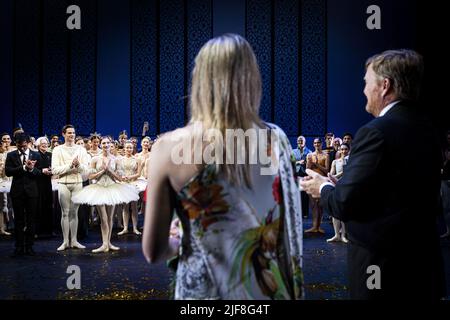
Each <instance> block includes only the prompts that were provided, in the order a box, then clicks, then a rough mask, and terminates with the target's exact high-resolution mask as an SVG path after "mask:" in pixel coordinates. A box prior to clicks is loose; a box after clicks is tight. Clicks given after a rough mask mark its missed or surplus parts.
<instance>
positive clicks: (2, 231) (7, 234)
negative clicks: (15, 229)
mask: <svg viewBox="0 0 450 320" xmlns="http://www.w3.org/2000/svg"><path fill="white" fill-rule="evenodd" d="M0 234H2V235H4V236H10V235H11V233H9V232H8V231H5V230H0Z"/></svg>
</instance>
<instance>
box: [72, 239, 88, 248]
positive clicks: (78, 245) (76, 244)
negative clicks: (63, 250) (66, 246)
mask: <svg viewBox="0 0 450 320" xmlns="http://www.w3.org/2000/svg"><path fill="white" fill-rule="evenodd" d="M70 247H71V248H75V249H86V246H83V245H82V244H81V243H79V242H78V241H76V240H75V241H72V243H71V246H70Z"/></svg>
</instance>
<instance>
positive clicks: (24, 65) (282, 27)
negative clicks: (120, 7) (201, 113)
mask: <svg viewBox="0 0 450 320" xmlns="http://www.w3.org/2000/svg"><path fill="white" fill-rule="evenodd" d="M213 1H214V0H206V1H205V0H130V2H129V3H130V19H129V21H130V35H129V43H128V44H127V43H124V44H123V45H128V46H129V48H130V62H129V72H130V106H129V108H130V115H131V117H130V119H131V121H130V124H129V127H130V129H131V132H130V133H131V134H132V135H138V136H139V135H140V134H141V129H142V123H143V122H144V121H149V125H150V132H149V133H150V135H152V136H154V135H156V134H158V133H160V132H164V131H167V130H171V129H174V128H176V127H179V126H182V125H184V124H185V123H186V121H187V119H188V117H189V115H188V108H187V105H188V94H189V92H188V88H189V85H190V83H189V81H190V74H191V71H192V67H193V61H194V58H195V55H196V54H197V52H198V50H199V49H200V47H201V46H202V44H203V43H205V42H206V41H207V40H208V39H209V38H211V37H212V35H213V22H214V21H213V19H214V17H213ZM69 4H77V5H79V6H80V7H81V8H82V29H81V30H77V31H76V32H70V31H68V30H67V29H65V19H66V18H67V15H61V14H60V13H61V12H64V13H65V8H67V6H68V5H69ZM14 6H15V10H14V39H15V40H14V57H15V58H14V61H13V64H14V68H13V77H14V93H13V95H14V97H13V103H14V119H13V121H14V124H15V125H16V123H17V122H21V123H22V125H23V126H24V127H25V128H26V129H27V131H29V132H30V133H32V134H35V135H36V134H41V133H46V134H51V133H55V132H58V131H59V129H60V128H61V126H62V125H63V124H64V123H74V124H75V125H76V126H77V127H78V133H79V134H82V135H87V134H89V133H91V132H94V131H96V115H95V114H96V94H97V92H96V90H97V84H96V79H97V76H96V72H97V71H96V70H97V50H98V49H97V45H98V41H97V40H98V39H97V29H98V22H97V21H98V17H97V16H98V14H99V12H98V1H97V0H77V1H68V0H40V1H26V0H16V1H14ZM326 7H327V6H326V0H302V1H296V0H276V1H275V0H246V2H245V9H246V14H245V36H246V37H247V39H248V40H249V42H250V43H251V44H252V46H253V48H254V50H255V52H256V55H257V58H258V61H259V63H260V67H261V73H262V78H263V99H262V105H261V116H262V118H263V119H265V120H267V121H272V122H275V123H277V124H278V125H280V126H281V127H282V128H283V129H284V130H285V131H286V133H287V134H288V135H289V137H290V139H291V141H295V137H296V136H297V135H298V134H300V133H303V134H305V135H308V136H314V135H323V133H324V132H325V131H326V128H327V123H326V118H327V107H326V104H327V101H326V72H327V70H326V50H327V48H326V37H327V35H326ZM17 8H20V10H18V9H17ZM25 22H26V23H25ZM61 26H63V27H62V28H61ZM118 130H119V128H114V129H112V132H111V133H113V134H114V133H117V132H116V131H118Z"/></svg>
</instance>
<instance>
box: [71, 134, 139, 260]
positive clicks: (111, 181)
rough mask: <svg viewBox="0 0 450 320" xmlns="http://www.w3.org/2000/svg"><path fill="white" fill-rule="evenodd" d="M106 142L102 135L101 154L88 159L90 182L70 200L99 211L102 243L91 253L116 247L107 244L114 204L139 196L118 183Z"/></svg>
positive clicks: (109, 238)
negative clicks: (89, 162) (89, 163)
mask: <svg viewBox="0 0 450 320" xmlns="http://www.w3.org/2000/svg"><path fill="white" fill-rule="evenodd" d="M110 145H111V140H110V138H109V137H104V138H102V140H101V149H102V153H101V155H98V156H95V157H93V158H92V161H91V170H92V171H91V174H90V176H89V179H91V180H92V182H93V184H90V185H88V186H87V187H84V188H83V189H82V190H80V191H79V192H77V193H76V194H74V195H73V197H72V201H73V202H74V203H78V204H88V205H91V206H96V208H97V211H98V212H99V214H100V221H101V230H102V241H103V244H102V245H101V246H100V247H99V248H97V249H94V250H92V252H94V253H97V252H108V251H109V250H114V251H115V250H119V247H116V246H114V245H113V244H112V243H111V234H112V224H113V223H112V222H113V213H114V206H115V205H118V204H125V203H129V202H132V201H137V200H138V199H139V195H138V191H137V189H136V188H134V187H133V186H131V185H128V184H123V183H120V182H118V181H121V180H122V178H121V176H120V174H119V173H118V161H117V159H116V157H114V156H112V155H111V154H110V153H109V148H110Z"/></svg>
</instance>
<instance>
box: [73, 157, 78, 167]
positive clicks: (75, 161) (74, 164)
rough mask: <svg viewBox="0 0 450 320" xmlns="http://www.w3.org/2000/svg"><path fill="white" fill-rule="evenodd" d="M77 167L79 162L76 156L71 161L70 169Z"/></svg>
mask: <svg viewBox="0 0 450 320" xmlns="http://www.w3.org/2000/svg"><path fill="white" fill-rule="evenodd" d="M79 165H80V161H79V160H78V156H76V157H75V158H74V159H73V160H72V167H73V168H78V166H79Z"/></svg>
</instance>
